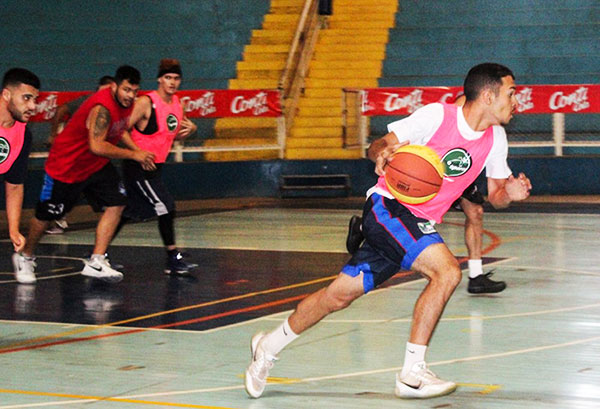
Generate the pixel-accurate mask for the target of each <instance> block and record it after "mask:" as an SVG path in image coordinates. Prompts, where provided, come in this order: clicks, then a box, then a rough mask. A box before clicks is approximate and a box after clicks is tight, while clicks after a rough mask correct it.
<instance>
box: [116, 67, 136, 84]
mask: <svg viewBox="0 0 600 409" xmlns="http://www.w3.org/2000/svg"><path fill="white" fill-rule="evenodd" d="M141 79H142V76H141V75H140V72H139V71H138V70H137V69H136V68H133V67H132V66H131V65H121V66H120V67H119V68H117V72H116V73H115V82H116V83H117V85H121V83H122V82H123V81H125V80H127V81H129V82H130V83H131V84H133V85H139V83H140V81H141Z"/></svg>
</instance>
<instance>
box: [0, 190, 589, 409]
mask: <svg viewBox="0 0 600 409" xmlns="http://www.w3.org/2000/svg"><path fill="white" fill-rule="evenodd" d="M207 203H209V204H207ZM361 203H362V198H354V199H327V200H310V199H301V200H291V199H288V200H272V201H261V200H242V201H235V200H227V201H211V202H204V203H203V204H201V205H198V206H189V204H185V203H184V204H183V205H182V206H180V208H183V210H182V211H180V217H178V219H177V235H178V236H177V237H178V244H179V246H180V247H182V248H183V249H185V251H186V252H187V253H188V257H189V260H190V261H193V262H195V263H198V264H199V267H198V268H197V269H195V270H194V272H193V274H192V276H191V277H170V276H166V275H165V274H164V273H163V267H164V261H165V260H164V259H165V253H164V250H163V249H162V246H161V242H160V238H159V235H158V230H157V226H156V222H155V221H149V222H146V223H138V224H131V225H128V226H126V227H125V228H124V229H123V231H122V232H121V234H120V236H119V237H118V238H117V239H116V240H115V242H114V243H113V245H112V246H111V248H110V258H111V261H112V262H113V264H114V263H118V264H122V265H123V272H124V273H125V278H124V280H123V281H122V282H121V283H118V284H110V285H109V284H104V283H101V282H98V281H96V280H93V279H87V278H85V277H83V276H81V275H80V274H79V271H80V270H81V268H82V266H83V264H82V260H83V258H84V257H85V256H86V254H87V253H88V252H89V251H90V250H91V247H92V243H93V239H94V230H93V220H73V219H71V220H70V222H71V223H72V225H73V228H71V229H69V230H67V232H66V233H65V234H62V235H54V236H50V235H48V236H45V238H44V239H43V242H42V244H41V245H40V246H39V248H38V259H37V262H38V268H37V271H38V279H39V281H38V283H37V284H36V285H19V284H17V283H16V282H15V281H14V280H13V274H12V267H11V264H10V256H11V251H10V244H9V243H8V242H7V241H6V240H3V242H2V244H1V245H0V253H1V256H0V294H1V295H0V304H1V308H0V319H1V320H0V365H1V367H2V369H3V372H4V375H3V376H2V382H1V384H0V409H8V408H34V407H36V408H37V407H45V408H84V407H85V408H90V407H93V408H99V409H103V408H136V407H139V408H142V407H186V408H273V409H278V408H307V407H313V408H328V409H332V408H338V407H339V408H364V407H377V408H417V407H418V408H422V407H432V408H482V407H485V408H532V407H544V408H597V407H600V388H599V387H598V385H600V331H599V329H600V299H599V298H598V294H599V293H600V265H599V263H598V250H597V249H598V248H599V246H600V236H599V234H598V232H599V231H600V216H599V215H598V202H597V201H595V202H592V203H556V202H545V201H542V200H540V201H530V202H528V203H525V204H521V205H516V206H514V207H513V209H512V210H509V211H501V212H494V211H487V212H486V215H485V219H484V225H485V229H486V231H485V237H484V253H485V254H484V263H485V264H486V265H485V266H484V270H486V271H489V270H491V269H494V279H499V280H504V281H506V282H507V284H508V288H507V289H506V290H505V291H504V292H502V293H499V294H496V295H482V296H473V295H470V294H468V293H467V291H466V285H467V281H468V280H467V278H466V272H465V277H464V279H463V282H462V283H461V285H460V286H459V288H458V289H457V291H456V293H455V294H454V296H453V298H452V299H451V300H450V302H449V304H448V306H447V308H446V311H445V313H444V316H443V318H442V320H441V322H440V324H439V325H438V328H437V330H436V333H435V335H434V338H433V341H432V343H431V346H430V348H429V352H428V362H429V364H430V366H431V369H432V370H433V371H434V372H436V373H438V375H440V377H442V378H444V379H449V380H453V381H455V382H457V383H458V384H459V388H458V390H457V391H456V392H455V393H454V394H451V395H449V396H445V397H440V398H435V399H430V400H426V401H403V400H399V399H397V398H395V397H394V394H393V389H394V373H395V372H396V371H398V370H399V369H400V366H401V364H402V359H403V355H404V345H405V342H406V340H407V337H408V332H409V326H410V319H411V314H412V307H413V304H414V302H415V299H416V297H417V296H418V295H419V293H420V292H421V290H422V288H423V286H424V285H425V280H424V279H422V278H421V277H419V276H417V275H414V274H410V273H406V272H400V273H399V274H398V275H397V276H395V277H394V278H392V279H391V280H389V282H388V283H386V284H385V285H384V286H383V287H382V288H380V289H378V290H376V291H373V292H372V293H370V294H369V295H367V296H365V297H362V298H360V299H359V300H357V301H356V302H355V303H354V304H353V305H352V306H350V307H349V308H348V309H346V310H344V311H341V312H338V313H335V314H333V315H331V316H329V317H327V318H326V319H325V320H324V321H323V322H321V323H320V324H319V325H317V326H315V327H314V328H312V329H311V330H309V331H307V332H306V333H305V334H303V335H302V336H301V337H300V338H299V339H298V340H296V341H295V342H294V343H293V344H291V345H290V346H289V348H287V349H286V350H285V351H283V352H282V353H281V355H280V360H279V361H277V362H276V365H275V367H274V369H273V370H272V371H271V378H270V379H269V384H268V385H267V389H266V390H265V393H264V395H263V396H262V397H261V398H260V399H258V400H255V399H250V398H248V397H247V395H246V393H245V391H244V387H243V373H244V370H245V368H246V366H247V365H248V363H249V359H250V350H249V344H250V338H251V336H252V335H253V334H254V333H255V332H258V331H261V330H270V329H272V328H274V327H275V326H276V325H278V324H279V323H280V322H281V321H282V320H283V319H285V317H286V316H288V315H289V314H290V312H291V310H293V308H294V306H295V305H296V304H297V303H298V301H299V300H301V299H302V298H304V297H306V296H307V295H308V294H310V293H312V292H313V291H315V290H317V289H319V288H321V287H323V286H325V285H327V284H328V283H329V282H330V281H331V280H332V279H333V278H334V277H335V276H336V274H337V273H338V271H339V270H340V268H341V267H342V266H343V264H344V263H345V261H346V260H347V259H348V255H347V254H346V252H345V244H344V243H345V236H346V231H347V223H348V220H349V218H350V216H351V215H353V214H359V213H360V208H361ZM486 210H489V209H486ZM81 214H85V215H88V217H89V214H90V213H89V211H88V210H87V209H85V210H83V211H82V213H81ZM72 217H73V218H74V219H75V216H72ZM463 223H464V216H463V215H462V213H460V212H451V213H449V214H448V215H447V216H446V219H445V223H443V224H441V225H439V226H437V228H438V231H439V232H440V233H441V234H442V236H443V237H444V239H445V240H446V242H447V244H448V245H449V247H450V248H451V249H452V250H453V252H454V253H455V254H456V255H457V257H458V258H459V259H460V260H461V261H464V260H465V259H466V257H465V256H466V248H465V245H464V242H463ZM3 237H6V235H4V236H3Z"/></svg>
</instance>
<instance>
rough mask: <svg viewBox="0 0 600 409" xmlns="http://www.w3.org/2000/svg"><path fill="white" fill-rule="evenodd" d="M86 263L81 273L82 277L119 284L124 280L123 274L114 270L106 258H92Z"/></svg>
mask: <svg viewBox="0 0 600 409" xmlns="http://www.w3.org/2000/svg"><path fill="white" fill-rule="evenodd" d="M84 263H85V267H84V268H83V270H82V271H81V275H84V276H87V277H93V278H97V279H99V280H102V281H106V282H107V283H118V282H119V281H121V280H122V279H123V273H121V272H120V271H117V270H115V269H114V268H112V267H111V266H110V263H109V262H108V259H107V258H105V257H102V258H99V257H96V258H93V259H92V258H90V259H89V260H86V261H85V262H84Z"/></svg>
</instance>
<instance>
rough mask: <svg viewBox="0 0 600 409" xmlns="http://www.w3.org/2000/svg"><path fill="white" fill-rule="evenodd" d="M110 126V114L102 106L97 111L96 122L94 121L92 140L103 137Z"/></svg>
mask: <svg viewBox="0 0 600 409" xmlns="http://www.w3.org/2000/svg"><path fill="white" fill-rule="evenodd" d="M109 125H110V112H109V111H108V109H106V108H105V107H103V106H100V109H98V114H97V115H96V120H95V121H94V138H99V137H101V136H103V135H104V134H105V133H106V131H107V129H108V126H109Z"/></svg>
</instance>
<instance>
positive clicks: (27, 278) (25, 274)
mask: <svg viewBox="0 0 600 409" xmlns="http://www.w3.org/2000/svg"><path fill="white" fill-rule="evenodd" d="M12 262H13V267H14V270H15V279H16V280H17V281H18V282H19V283H21V284H34V283H35V282H36V281H37V278H35V268H36V267H37V264H36V263H35V257H27V256H24V255H23V254H21V253H14V254H13V255H12Z"/></svg>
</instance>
